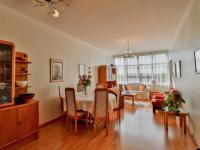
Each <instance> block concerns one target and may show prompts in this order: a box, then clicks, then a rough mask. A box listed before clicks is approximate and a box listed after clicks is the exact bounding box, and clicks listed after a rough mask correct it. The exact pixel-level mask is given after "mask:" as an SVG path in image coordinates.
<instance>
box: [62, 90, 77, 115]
mask: <svg viewBox="0 0 200 150" xmlns="http://www.w3.org/2000/svg"><path fill="white" fill-rule="evenodd" d="M65 97H66V102H67V114H68V115H71V116H76V115H77V112H76V99H75V90H74V88H65Z"/></svg>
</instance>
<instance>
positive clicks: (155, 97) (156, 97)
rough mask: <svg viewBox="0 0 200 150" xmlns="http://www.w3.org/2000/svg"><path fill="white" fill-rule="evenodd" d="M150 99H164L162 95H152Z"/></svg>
mask: <svg viewBox="0 0 200 150" xmlns="http://www.w3.org/2000/svg"><path fill="white" fill-rule="evenodd" d="M152 98H153V99H164V98H165V97H164V95H162V94H159V95H154V96H153V97H152Z"/></svg>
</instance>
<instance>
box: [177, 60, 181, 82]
mask: <svg viewBox="0 0 200 150" xmlns="http://www.w3.org/2000/svg"><path fill="white" fill-rule="evenodd" d="M176 77H177V78H181V61H180V60H179V61H177V62H176Z"/></svg>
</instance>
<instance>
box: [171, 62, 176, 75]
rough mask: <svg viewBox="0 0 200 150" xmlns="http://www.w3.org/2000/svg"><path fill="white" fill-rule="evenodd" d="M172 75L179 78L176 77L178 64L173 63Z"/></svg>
mask: <svg viewBox="0 0 200 150" xmlns="http://www.w3.org/2000/svg"><path fill="white" fill-rule="evenodd" d="M172 74H173V76H174V77H177V75H176V63H172Z"/></svg>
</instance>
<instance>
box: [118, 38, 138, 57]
mask: <svg viewBox="0 0 200 150" xmlns="http://www.w3.org/2000/svg"><path fill="white" fill-rule="evenodd" d="M120 56H121V57H122V58H134V57H136V56H135V55H134V53H133V51H131V50H130V42H129V41H127V50H125V52H124V53H123V54H121V55H120Z"/></svg>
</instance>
